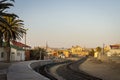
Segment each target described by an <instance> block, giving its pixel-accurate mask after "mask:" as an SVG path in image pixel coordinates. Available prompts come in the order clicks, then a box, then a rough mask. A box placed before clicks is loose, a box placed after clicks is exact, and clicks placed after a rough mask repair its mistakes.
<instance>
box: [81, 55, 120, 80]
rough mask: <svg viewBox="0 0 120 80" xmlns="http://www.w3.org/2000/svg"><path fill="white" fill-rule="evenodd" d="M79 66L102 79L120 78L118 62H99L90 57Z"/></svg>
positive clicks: (119, 79)
mask: <svg viewBox="0 0 120 80" xmlns="http://www.w3.org/2000/svg"><path fill="white" fill-rule="evenodd" d="M79 68H80V69H81V70H83V71H84V72H86V73H88V74H90V75H93V76H96V77H98V78H101V79H103V80H120V64H116V63H112V62H111V63H106V62H101V61H99V60H97V59H95V58H92V57H91V58H88V59H87V61H85V62H84V63H83V64H81V65H80V66H79Z"/></svg>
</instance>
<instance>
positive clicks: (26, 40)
mask: <svg viewBox="0 0 120 80" xmlns="http://www.w3.org/2000/svg"><path fill="white" fill-rule="evenodd" d="M27 30H28V29H25V59H26V60H27V56H26V42H27V40H26V34H27Z"/></svg>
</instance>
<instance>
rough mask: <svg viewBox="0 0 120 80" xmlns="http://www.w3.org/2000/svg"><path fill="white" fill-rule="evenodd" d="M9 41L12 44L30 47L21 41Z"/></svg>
mask: <svg viewBox="0 0 120 80" xmlns="http://www.w3.org/2000/svg"><path fill="white" fill-rule="evenodd" d="M11 42H12V44H13V45H15V46H18V47H26V48H31V47H30V46H28V45H25V44H23V43H21V42H17V41H11Z"/></svg>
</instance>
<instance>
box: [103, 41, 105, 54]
mask: <svg viewBox="0 0 120 80" xmlns="http://www.w3.org/2000/svg"><path fill="white" fill-rule="evenodd" d="M104 46H105V44H104V43H103V55H104Z"/></svg>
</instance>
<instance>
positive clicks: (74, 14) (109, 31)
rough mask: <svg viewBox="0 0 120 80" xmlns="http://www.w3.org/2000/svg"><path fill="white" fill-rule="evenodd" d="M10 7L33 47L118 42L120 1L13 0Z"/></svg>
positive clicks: (119, 33)
mask: <svg viewBox="0 0 120 80" xmlns="http://www.w3.org/2000/svg"><path fill="white" fill-rule="evenodd" d="M10 10H11V12H13V13H16V14H17V15H18V16H19V17H20V19H22V20H24V24H25V28H28V30H27V44H28V45H30V46H32V47H34V46H45V45H46V42H47V44H48V46H49V47H54V48H56V47H57V48H69V47H71V46H75V45H79V46H81V47H89V48H91V47H97V46H102V45H103V43H104V44H105V45H110V44H120V0H15V3H14V7H12V8H11V9H10ZM22 42H24V38H23V40H22Z"/></svg>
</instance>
